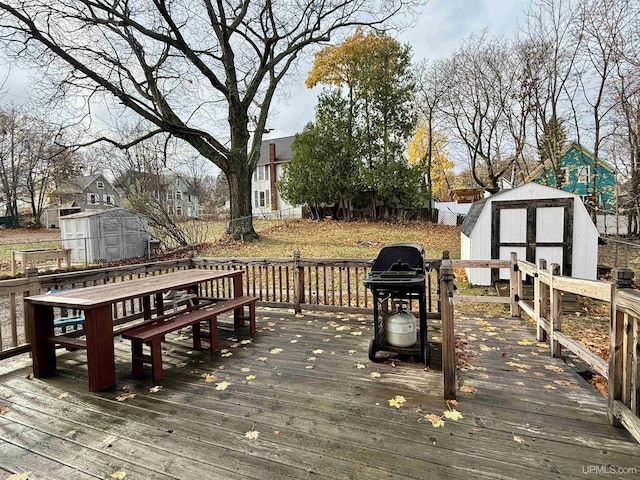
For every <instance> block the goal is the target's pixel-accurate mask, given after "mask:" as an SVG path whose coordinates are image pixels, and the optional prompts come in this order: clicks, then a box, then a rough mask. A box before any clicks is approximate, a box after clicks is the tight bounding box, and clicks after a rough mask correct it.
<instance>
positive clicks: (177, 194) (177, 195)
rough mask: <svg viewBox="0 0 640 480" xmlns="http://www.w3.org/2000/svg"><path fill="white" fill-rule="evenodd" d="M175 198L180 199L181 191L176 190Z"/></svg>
mask: <svg viewBox="0 0 640 480" xmlns="http://www.w3.org/2000/svg"><path fill="white" fill-rule="evenodd" d="M176 200H182V192H179V191H178V190H176Z"/></svg>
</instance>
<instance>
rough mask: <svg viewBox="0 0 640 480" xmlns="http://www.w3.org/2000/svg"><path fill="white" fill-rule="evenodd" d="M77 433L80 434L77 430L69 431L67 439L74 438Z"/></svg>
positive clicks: (66, 435)
mask: <svg viewBox="0 0 640 480" xmlns="http://www.w3.org/2000/svg"><path fill="white" fill-rule="evenodd" d="M76 433H78V432H77V431H75V430H69V431H68V432H67V433H66V434H65V437H69V438H74V437H75V436H76Z"/></svg>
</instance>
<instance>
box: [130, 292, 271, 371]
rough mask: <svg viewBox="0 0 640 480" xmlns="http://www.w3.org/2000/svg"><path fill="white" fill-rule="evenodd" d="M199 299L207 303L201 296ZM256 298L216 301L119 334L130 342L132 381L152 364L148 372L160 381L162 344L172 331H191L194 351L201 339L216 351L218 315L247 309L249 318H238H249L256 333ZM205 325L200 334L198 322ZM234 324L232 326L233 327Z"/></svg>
mask: <svg viewBox="0 0 640 480" xmlns="http://www.w3.org/2000/svg"><path fill="white" fill-rule="evenodd" d="M198 300H201V301H206V300H210V299H207V298H204V297H200V298H198ZM257 301H258V297H245V296H243V297H236V298H230V299H225V300H219V301H218V302H217V303H215V304H213V305H207V306H204V307H201V308H197V306H196V308H195V309H193V310H188V311H182V312H178V313H177V314H176V315H174V316H172V317H169V318H168V319H166V320H164V321H159V322H148V323H144V324H142V325H140V326H137V327H133V328H131V329H128V330H127V331H126V332H125V333H123V334H122V338H125V339H128V340H131V351H132V371H133V377H134V378H142V377H143V375H144V374H143V366H144V364H145V363H148V364H151V371H152V375H153V380H154V382H157V381H158V380H160V379H161V378H162V376H163V372H162V341H163V340H164V337H165V335H167V334H168V333H171V332H175V331H177V330H180V329H182V328H185V327H189V326H190V327H192V329H193V348H194V349H197V350H199V349H201V348H202V346H201V340H202V338H205V339H207V340H208V341H209V347H210V350H211V352H212V353H213V352H215V351H216V350H218V333H217V332H218V329H217V327H218V315H219V314H221V313H225V312H230V311H232V310H239V309H244V307H245V306H248V307H249V316H248V317H243V316H242V315H240V320H239V321H243V320H245V319H247V318H248V320H249V322H250V331H251V333H254V332H255V329H256V326H255V308H256V302H257ZM201 322H207V323H208V324H209V333H208V334H203V333H202V332H201V331H200V323H201ZM234 325H235V324H234ZM144 344H147V345H149V347H150V349H151V352H150V355H145V354H144V353H143V345H144Z"/></svg>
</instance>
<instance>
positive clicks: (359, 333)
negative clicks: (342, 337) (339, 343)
mask: <svg viewBox="0 0 640 480" xmlns="http://www.w3.org/2000/svg"><path fill="white" fill-rule="evenodd" d="M351 335H355V336H356V337H359V336H360V335H362V332H360V331H358V332H351Z"/></svg>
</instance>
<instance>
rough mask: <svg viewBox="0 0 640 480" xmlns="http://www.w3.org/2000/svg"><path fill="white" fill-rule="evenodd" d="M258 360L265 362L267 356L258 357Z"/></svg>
mask: <svg viewBox="0 0 640 480" xmlns="http://www.w3.org/2000/svg"><path fill="white" fill-rule="evenodd" d="M258 361H259V362H266V361H267V357H258Z"/></svg>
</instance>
